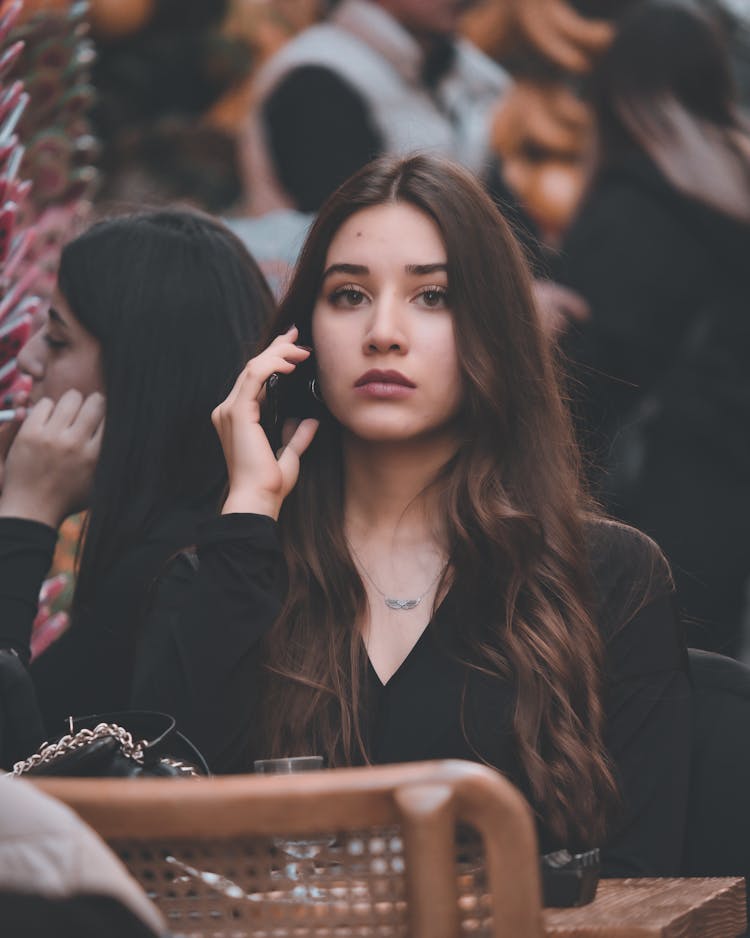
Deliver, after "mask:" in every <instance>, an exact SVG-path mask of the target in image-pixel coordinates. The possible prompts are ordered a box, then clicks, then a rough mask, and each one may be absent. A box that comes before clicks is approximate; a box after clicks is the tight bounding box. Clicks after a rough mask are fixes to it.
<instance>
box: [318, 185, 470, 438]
mask: <svg viewBox="0 0 750 938" xmlns="http://www.w3.org/2000/svg"><path fill="white" fill-rule="evenodd" d="M312 331H313V345H314V348H315V358H316V362H317V370H318V380H319V384H320V389H321V391H322V395H323V398H324V400H325V402H326V405H327V406H328V408H329V410H330V411H331V413H332V414H333V415H334V416H335V417H336V419H337V420H338V421H339V422H340V423H341V424H342V425H343V426H344V427H345V428H346V429H348V430H349V431H350V432H351V433H353V434H354V435H355V436H358V437H361V438H362V439H368V440H380V441H386V440H391V441H398V440H408V439H414V438H418V437H425V436H429V435H433V434H445V433H453V429H454V425H455V418H456V416H457V414H458V411H459V408H460V405H461V399H462V390H461V388H462V381H461V373H460V369H459V363H458V357H457V353H456V343H455V338H454V331H453V314H452V312H451V299H450V292H449V284H448V272H447V255H446V250H445V245H444V244H443V240H442V237H441V235H440V232H439V230H438V228H437V226H436V225H435V223H434V222H433V221H432V219H431V218H430V217H429V216H427V215H425V214H424V213H423V212H421V211H419V210H418V209H416V208H415V207H414V206H412V205H410V204H408V203H405V202H401V203H399V202H397V203H388V204H385V205H378V206H374V207H372V208H367V209H363V210H362V211H360V212H357V213H356V214H354V215H352V216H351V217H350V218H349V219H347V221H345V222H344V224H343V225H342V226H341V228H339V230H338V232H337V233H336V235H335V237H334V238H333V240H332V241H331V245H330V247H329V249H328V255H327V257H326V263H325V270H324V274H323V278H322V282H321V286H320V291H319V294H318V298H317V300H316V304H315V308H314V311H313V321H312Z"/></svg>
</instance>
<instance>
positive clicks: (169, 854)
mask: <svg viewBox="0 0 750 938" xmlns="http://www.w3.org/2000/svg"><path fill="white" fill-rule="evenodd" d="M36 784H37V785H38V786H39V787H40V788H42V789H43V790H44V791H46V792H47V793H48V794H50V795H53V796H55V797H57V798H59V799H60V800H61V801H63V802H65V803H66V804H68V805H70V806H71V807H72V808H73V809H74V810H75V811H77V812H78V814H79V815H80V816H81V817H82V818H83V819H84V820H85V821H86V822H87V823H88V824H90V825H91V826H92V827H93V828H94V829H95V830H96V831H98V833H99V834H100V835H101V836H102V837H103V838H104V840H106V841H107V842H108V843H109V844H110V846H111V847H112V848H113V849H114V850H115V852H116V853H118V854H119V855H120V857H121V858H122V859H123V860H124V862H125V864H126V866H128V867H129V868H130V871H131V872H132V873H133V874H134V876H135V878H136V879H137V880H139V881H140V882H141V884H142V885H143V886H144V888H145V890H146V892H147V893H148V894H149V895H150V897H151V898H152V899H153V901H154V902H155V903H156V905H157V906H158V907H159V908H160V909H161V911H162V912H163V913H164V915H165V916H166V918H167V921H168V923H169V926H170V928H171V930H172V932H173V933H174V934H175V935H201V936H204V938H214V936H215V938H219V936H221V938H241V936H254V938H286V936H289V938H291V936H294V938H305V936H310V938H312V936H315V938H322V936H328V935H330V936H336V938H347V936H352V938H354V936H357V938H365V936H373V938H374V936H378V938H389V936H401V938H457V936H459V935H476V936H480V935H484V936H491V938H541V936H542V935H543V924H542V913H541V893H540V883H539V870H538V855H537V843H536V834H535V830H534V824H533V820H532V815H531V810H530V808H529V806H528V804H527V803H526V801H525V800H524V799H523V797H522V796H521V794H520V793H519V792H518V791H517V790H516V789H515V788H514V787H513V786H512V785H511V784H510V783H509V782H508V781H507V780H506V779H504V778H503V777H502V776H501V775H499V774H498V773H497V772H495V771H493V770H491V769H488V768H485V767H483V766H479V765H475V764H473V763H468V762H460V761H444V762H426V763H413V764H408V765H397V766H380V767H372V768H357V769H335V770H330V771H322V772H311V773H305V774H298V775H288V776H280V775H273V776H225V777H221V778H206V779H185V780H175V779H61V778H59V779H44V780H42V779H39V780H37V781H36ZM311 846H312V849H310V847H311ZM305 853H307V854H308V855H309V854H310V853H313V854H316V855H315V859H314V861H313V860H307V862H308V864H311V865H310V866H309V870H308V873H307V875H306V877H304V878H302V879H300V872H299V870H296V869H295V868H294V867H293V866H291V868H290V864H291V863H292V862H293V861H291V860H290V854H291V855H293V856H299V855H304V854H305ZM300 890H302V892H303V893H304V892H305V891H307V893H308V894H307V895H306V896H303V897H302V898H300V895H299V893H300Z"/></svg>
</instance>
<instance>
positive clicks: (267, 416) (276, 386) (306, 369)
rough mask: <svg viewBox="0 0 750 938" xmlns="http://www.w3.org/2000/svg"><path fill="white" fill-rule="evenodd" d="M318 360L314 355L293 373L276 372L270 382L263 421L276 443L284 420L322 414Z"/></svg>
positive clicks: (262, 416) (268, 382) (267, 386)
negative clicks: (317, 373) (316, 392)
mask: <svg viewBox="0 0 750 938" xmlns="http://www.w3.org/2000/svg"><path fill="white" fill-rule="evenodd" d="M314 380H315V362H314V360H313V356H312V355H310V357H309V358H307V359H306V360H305V361H303V362H301V363H300V364H299V365H297V367H296V368H295V369H294V371H293V372H292V373H291V374H288V375H284V374H281V373H280V372H274V373H273V374H272V375H271V377H270V378H269V379H268V381H266V400H265V404H264V406H263V413H262V415H261V421H262V424H263V427H264V429H265V430H266V433H268V435H269V437H271V438H272V441H273V442H278V441H280V439H281V430H282V428H283V426H284V421H285V420H289V419H294V420H303V419H304V418H305V417H320V416H321V414H322V413H323V405H322V403H321V401H320V400H319V399H318V398H317V397H316V396H315V386H314V384H313V381H314Z"/></svg>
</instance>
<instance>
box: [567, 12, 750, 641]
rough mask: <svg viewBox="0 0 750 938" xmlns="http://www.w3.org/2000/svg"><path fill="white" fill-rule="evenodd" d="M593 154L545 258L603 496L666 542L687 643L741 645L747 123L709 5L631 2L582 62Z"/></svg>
mask: <svg viewBox="0 0 750 938" xmlns="http://www.w3.org/2000/svg"><path fill="white" fill-rule="evenodd" d="M592 88H593V98H594V105H595V113H596V119H597V127H598V137H599V154H600V156H599V164H598V166H597V168H596V171H595V174H594V176H593V180H592V183H591V186H590V189H589V191H588V195H587V197H586V199H585V201H584V203H583V205H582V207H581V209H580V211H579V213H578V216H577V218H576V219H575V221H574V223H573V224H572V226H571V228H570V230H569V231H568V233H567V235H566V237H565V239H564V242H563V245H562V250H561V255H560V257H559V262H558V265H557V266H556V268H555V269H554V270H553V275H554V276H555V277H556V278H557V279H558V280H560V281H561V282H563V283H566V284H568V285H569V286H571V287H573V288H574V289H575V290H577V291H578V292H579V293H580V294H582V295H583V297H584V298H585V299H586V300H587V301H588V304H589V307H590V309H591V318H590V319H589V320H588V321H587V322H583V323H579V324H575V325H574V326H573V327H572V328H571V329H570V331H569V333H568V334H567V336H566V338H565V340H564V342H563V348H564V351H565V352H566V353H567V355H568V356H569V358H570V360H571V361H572V364H573V368H572V370H573V372H574V381H573V383H572V385H571V393H572V396H573V398H574V399H575V400H576V405H577V409H578V413H579V418H580V424H581V434H582V436H583V438H584V440H585V443H586V446H587V448H588V449H590V450H591V451H593V453H594V460H593V462H594V465H595V466H596V465H599V466H601V467H602V469H603V473H602V475H601V477H600V478H599V480H598V481H599V485H600V487H601V493H602V497H603V499H604V502H605V504H606V506H607V507H608V508H609V509H610V510H611V511H612V512H613V513H615V514H616V515H617V516H618V517H620V518H622V519H623V520H625V521H628V522H630V523H633V524H635V525H637V526H638V527H640V528H642V529H643V530H645V531H647V532H648V533H649V534H651V535H652V536H654V537H655V538H656V539H657V541H658V542H659V544H660V545H661V547H662V548H663V549H664V550H665V552H666V554H667V556H668V557H669V559H670V561H671V563H672V566H673V569H674V572H675V576H676V579H677V586H678V590H677V592H678V596H679V597H680V600H681V603H682V604H683V608H684V611H685V614H686V619H687V622H688V628H689V632H688V637H689V640H690V644H692V645H695V646H697V647H701V648H706V649H710V650H715V651H722V652H724V653H728V654H737V653H738V651H739V645H740V623H741V619H742V610H743V606H744V603H745V584H746V582H747V580H748V577H749V576H750V560H748V553H747V549H746V542H747V537H748V534H750V487H748V485H747V480H748V478H750V443H748V432H747V428H748V426H749V425H750V380H749V379H748V374H749V372H748V369H747V361H748V356H749V355H750V319H748V315H747V309H748V304H750V267H748V258H749V257H750V137H748V136H747V135H746V134H745V133H744V132H743V131H742V130H741V122H740V119H739V117H738V114H737V111H736V107H735V96H734V89H733V86H732V81H731V76H730V72H729V66H728V63H727V56H726V49H725V46H724V43H723V39H722V36H721V35H720V34H719V33H718V31H717V27H716V26H715V24H713V22H712V21H711V20H710V19H709V18H708V15H707V14H706V13H701V12H700V11H698V10H694V9H692V8H690V7H689V6H686V5H685V4H677V3H658V4H657V3H650V2H647V3H641V4H638V5H637V6H636V7H635V8H634V9H633V10H632V11H630V12H629V13H628V14H627V15H626V16H625V17H624V18H623V20H622V22H621V24H620V27H619V31H618V33H617V36H616V38H615V40H614V43H613V45H612V46H611V48H610V49H609V50H608V52H607V54H606V55H605V56H604V57H603V59H602V60H601V62H600V63H599V65H598V68H597V70H596V71H595V73H594V76H593V84H592Z"/></svg>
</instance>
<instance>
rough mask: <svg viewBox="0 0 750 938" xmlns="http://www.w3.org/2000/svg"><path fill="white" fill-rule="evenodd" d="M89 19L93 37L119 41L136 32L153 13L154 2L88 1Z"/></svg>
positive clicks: (135, 0) (146, 0)
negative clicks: (89, 5) (89, 7)
mask: <svg viewBox="0 0 750 938" xmlns="http://www.w3.org/2000/svg"><path fill="white" fill-rule="evenodd" d="M89 2H90V4H91V9H90V13H89V18H90V20H91V25H92V28H93V30H94V35H95V36H96V37H98V38H101V39H121V38H122V37H123V36H129V35H131V33H135V32H137V31H138V30H139V29H141V28H142V27H143V26H145V25H146V23H148V21H149V20H150V19H151V17H152V16H153V13H154V0H89Z"/></svg>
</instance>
